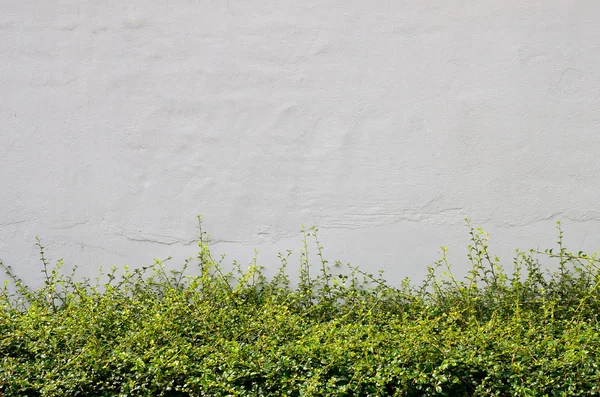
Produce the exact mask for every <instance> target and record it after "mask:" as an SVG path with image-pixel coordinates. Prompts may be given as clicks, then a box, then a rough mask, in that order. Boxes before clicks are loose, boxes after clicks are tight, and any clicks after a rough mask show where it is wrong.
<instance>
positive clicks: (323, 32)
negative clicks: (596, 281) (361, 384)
mask: <svg viewBox="0 0 600 397" xmlns="http://www.w3.org/2000/svg"><path fill="white" fill-rule="evenodd" d="M598 21H600V2H598V1H595V0H581V1H577V2H569V1H559V0H543V1H517V0H502V1H498V0H493V1H492V0H479V1H466V2H465V1H455V0H434V1H366V0H361V1H348V0H344V1H342V0H326V1H319V2H310V1H308V2H306V1H302V2H300V1H283V2H273V1H264V0H244V1H236V0H228V1H202V0H190V1H185V0H163V1H146V0H136V1H132V2H123V1H120V0H119V1H117V0H106V1H92V0H88V1H86V0H77V1H75V0H63V1H58V0H49V1H43V2H40V1H32V0H20V1H11V0H0V258H1V259H2V260H3V261H4V262H5V263H6V264H10V265H12V266H13V268H14V269H15V270H16V272H17V273H19V274H21V275H23V276H24V277H25V278H26V279H27V278H29V279H31V280H33V279H35V278H36V277H37V275H38V273H37V272H38V270H37V269H38V268H39V264H38V262H37V260H36V258H37V253H36V249H35V246H34V236H35V235H39V236H40V237H42V239H43V241H44V242H45V243H46V245H47V246H49V251H50V256H51V257H54V258H58V257H64V259H65V262H66V263H67V264H75V263H77V264H79V265H81V267H82V268H83V269H84V271H85V272H89V273H90V274H94V273H95V269H96V268H97V267H98V266H99V265H100V264H103V265H105V266H109V267H110V266H112V265H118V266H122V265H132V264H147V263H148V262H150V261H151V260H152V259H153V258H155V257H164V256H169V255H173V256H175V257H176V258H183V257H187V256H190V255H193V254H194V252H195V245H194V239H195V236H196V234H197V231H196V219H195V216H196V214H202V215H203V217H204V220H205V227H206V228H207V229H208V230H209V231H210V233H211V236H212V238H213V240H214V241H215V249H216V250H217V251H224V252H227V253H228V254H229V255H230V257H231V258H232V259H233V258H237V259H241V260H242V261H244V260H248V258H250V257H251V256H252V254H253V248H258V249H259V250H260V251H261V254H260V257H261V258H263V259H264V260H265V262H263V264H265V265H267V266H269V265H270V264H273V265H275V263H276V261H275V256H276V253H277V252H278V251H283V250H285V249H287V248H292V249H295V248H298V247H299V246H300V238H299V234H298V230H299V228H300V226H301V225H302V224H307V225H311V224H316V225H318V226H319V227H320V230H321V239H322V242H323V243H324V245H325V246H326V247H327V248H328V251H327V254H328V256H330V259H341V260H343V261H350V262H352V263H353V264H356V265H360V266H362V267H363V268H366V269H368V270H371V271H376V270H377V269H386V270H387V271H388V272H389V274H390V276H391V277H393V278H397V277H403V276H406V275H413V276H419V275H422V274H423V272H424V269H425V266H426V265H429V264H431V263H432V262H433V261H435V260H436V259H437V258H438V256H439V249H438V247H439V246H440V245H446V246H449V247H450V249H451V255H452V252H453V251H452V250H455V252H456V260H455V262H456V264H457V266H458V267H459V268H460V262H461V260H462V258H463V257H462V256H461V255H462V251H461V249H463V248H462V247H464V246H465V245H466V238H467V233H466V229H465V227H464V222H463V218H465V217H470V218H471V219H472V220H473V221H474V222H475V223H476V224H478V225H483V226H484V227H485V228H486V229H487V230H488V231H490V232H491V234H492V247H497V248H498V250H499V251H500V252H501V253H503V254H509V253H510V249H512V248H516V247H521V248H531V247H537V246H541V247H545V246H549V245H550V244H552V242H553V241H555V236H556V233H555V230H554V228H553V223H554V221H555V220H558V219H560V220H562V221H563V222H564V223H565V230H566V233H567V241H568V242H572V245H574V248H577V249H579V248H584V249H589V250H597V249H600V229H599V226H600V205H599V204H600V155H599V150H600V128H599V127H600V112H599V109H600V23H598ZM463 262H464V261H463Z"/></svg>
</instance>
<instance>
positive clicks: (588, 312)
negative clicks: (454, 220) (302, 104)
mask: <svg viewBox="0 0 600 397" xmlns="http://www.w3.org/2000/svg"><path fill="white" fill-rule="evenodd" d="M558 228H559V241H558V250H557V251H553V250H548V251H544V252H538V251H534V250H532V251H529V252H521V251H517V253H516V256H515V258H514V262H513V264H512V266H511V267H512V268H513V269H512V271H511V272H510V273H509V272H506V271H505V270H504V268H503V267H502V266H501V265H500V261H499V260H498V259H497V258H495V257H493V256H492V255H491V254H490V253H489V252H488V245H487V242H488V236H487V234H486V233H485V232H484V231H483V230H481V229H474V228H472V227H471V226H470V225H469V231H470V241H471V243H470V245H469V255H468V259H469V261H470V263H471V267H470V271H469V272H468V273H467V275H466V276H465V277H464V278H457V277H455V276H454V275H453V274H452V272H451V270H450V268H451V266H450V264H449V263H448V260H447V257H446V249H445V248H444V249H443V256H442V259H440V261H438V262H437V263H436V264H435V265H434V266H432V267H431V268H430V269H429V275H428V277H427V278H426V279H425V281H424V282H423V283H422V284H420V285H416V286H415V285H412V284H411V283H410V282H409V281H408V280H404V281H403V282H402V284H401V286H400V287H392V286H390V285H388V284H387V283H386V282H385V280H384V279H383V277H382V276H381V275H379V276H377V277H376V276H373V275H371V274H367V273H365V272H363V271H361V270H360V269H357V268H355V267H352V266H350V265H342V264H341V263H335V264H334V265H332V266H330V265H329V263H328V262H327V260H325V259H324V254H323V248H322V247H321V245H320V242H319V240H318V237H317V232H318V230H317V229H316V228H312V229H310V230H303V231H302V233H303V236H304V240H303V241H304V245H303V248H302V251H301V255H300V261H301V263H300V275H299V278H298V282H297V283H294V282H292V281H291V280H290V277H289V276H288V274H287V273H286V270H285V269H286V266H287V264H288V261H289V258H290V252H288V253H287V254H286V255H283V254H282V255H280V256H279V259H280V260H281V268H280V271H279V272H278V273H277V274H276V276H275V277H273V278H271V279H267V278H266V276H265V275H264V272H263V269H262V268H261V267H260V266H258V264H257V261H256V260H255V261H254V263H253V265H252V266H250V268H249V269H248V270H243V269H241V267H240V266H239V265H237V264H235V263H234V267H233V270H232V271H229V272H225V271H224V268H223V266H222V265H221V262H222V260H223V258H220V259H219V260H215V259H214V258H213V256H212V253H211V251H210V249H209V246H208V237H207V235H206V234H205V233H203V232H202V231H201V232H200V238H199V253H198V256H197V258H196V259H197V262H198V270H197V271H196V272H195V273H194V272H189V266H190V264H191V263H192V260H191V259H190V260H188V261H186V262H185V263H184V266H183V268H182V269H181V270H178V271H168V270H167V268H166V266H165V263H164V261H160V260H157V261H156V262H155V263H154V265H153V266H149V267H145V268H139V269H134V270H129V269H125V270H124V272H123V274H122V275H117V269H112V270H111V271H109V272H108V273H104V274H101V275H100V276H99V277H98V278H97V279H95V280H90V279H83V280H81V281H77V280H76V278H75V274H70V275H63V274H61V272H60V267H61V265H62V263H61V262H60V261H59V262H58V264H57V265H56V266H54V267H51V266H50V265H49V263H48V260H47V259H46V256H45V253H44V248H43V247H42V245H41V244H40V243H39V241H38V246H39V249H40V254H41V261H42V266H43V270H42V271H43V274H44V277H45V284H44V285H43V286H42V287H41V288H38V289H35V290H34V289H31V288H29V287H27V286H26V285H25V283H23V282H22V281H20V280H19V278H18V277H17V276H15V274H14V273H13V272H12V271H11V269H10V268H9V267H7V266H4V265H2V267H3V268H4V269H5V271H6V272H7V274H8V275H9V278H10V280H9V281H10V282H7V283H5V285H4V288H3V290H2V292H1V293H0V360H1V361H0V396H2V397H9V396H10V397H12V396H98V397H109V396H110V397H112V396H115V397H116V396H166V397H175V396H207V397H208V396H298V397H300V396H306V397H308V396H598V395H600V390H599V389H600V368H599V363H600V333H599V326H598V324H599V323H598V313H599V305H600V299H599V298H600V295H599V292H598V285H599V282H600V272H599V268H598V263H599V261H600V259H599V258H598V257H597V256H596V255H586V254H584V253H582V252H579V253H577V254H574V253H571V252H568V251H567V250H566V249H565V248H564V246H563V235H562V231H561V229H560V224H559V225H558ZM309 240H312V241H314V248H311V244H309ZM309 249H315V251H314V255H316V257H317V258H318V261H319V264H318V267H317V268H316V269H315V268H313V267H312V264H311V263H310V260H309V258H310V257H311V255H309ZM540 258H545V259H546V260H556V261H557V267H556V268H557V271H555V272H548V271H546V270H544V269H542V266H541V264H540ZM188 273H192V274H195V275H189V274H188ZM103 279H104V280H105V281H100V280H103Z"/></svg>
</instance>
